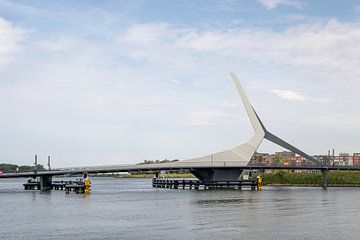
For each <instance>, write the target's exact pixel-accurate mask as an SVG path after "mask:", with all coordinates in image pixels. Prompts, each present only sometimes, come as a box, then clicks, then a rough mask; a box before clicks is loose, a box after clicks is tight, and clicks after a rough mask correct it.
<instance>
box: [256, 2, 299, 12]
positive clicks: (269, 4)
mask: <svg viewBox="0 0 360 240" xmlns="http://www.w3.org/2000/svg"><path fill="white" fill-rule="evenodd" d="M258 1H259V2H260V3H261V4H262V5H263V6H264V7H265V8H267V9H268V10H272V9H275V8H277V7H278V6H281V5H285V6H290V7H295V8H298V9H301V8H303V7H304V4H303V3H302V2H300V1H296V0H258Z"/></svg>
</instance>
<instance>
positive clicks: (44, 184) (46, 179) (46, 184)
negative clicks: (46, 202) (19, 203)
mask: <svg viewBox="0 0 360 240" xmlns="http://www.w3.org/2000/svg"><path fill="white" fill-rule="evenodd" d="M51 181H52V176H40V190H42V191H48V190H51Z"/></svg>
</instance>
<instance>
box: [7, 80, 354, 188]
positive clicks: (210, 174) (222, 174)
mask: <svg viewBox="0 0 360 240" xmlns="http://www.w3.org/2000/svg"><path fill="white" fill-rule="evenodd" d="M231 77H232V79H233V80H234V83H235V85H236V88H237V90H238V92H239V95H240V98H241V100H242V103H243V105H244V107H245V110H246V113H247V115H248V117H249V119H250V122H251V124H252V127H253V129H254V135H253V136H252V137H251V138H250V139H249V140H248V141H247V142H246V143H244V144H241V145H239V146H236V147H234V148H232V149H229V150H225V151H222V152H218V153H213V154H210V155H207V156H203V157H198V158H193V159H189V160H182V161H176V162H166V163H158V164H127V165H113V166H98V167H77V168H64V169H57V170H52V171H43V172H21V173H7V174H2V175H0V178H21V177H32V178H36V177H39V178H40V185H41V189H47V188H49V186H50V185H51V181H52V177H53V176H59V175H69V174H70V175H74V174H82V173H84V172H87V173H92V174H96V173H115V172H136V171H152V172H159V171H162V170H187V171H190V172H191V173H192V174H194V175H195V176H196V177H197V178H198V179H199V180H200V181H238V179H239V177H240V175H241V173H242V172H243V171H244V170H266V169H272V170H289V169H290V170H296V169H297V170H318V171H321V172H322V176H323V181H322V185H323V187H327V175H328V171H330V170H350V171H355V170H360V166H359V167H357V166H324V165H321V163H320V161H319V160H317V159H316V158H314V157H312V156H310V155H309V154H307V153H305V152H304V151H302V150H300V149H298V148H297V147H295V146H293V145H292V144H290V143H288V142H286V141H285V140H283V139H281V138H280V137H278V136H276V135H275V134H273V133H271V132H270V131H268V130H267V128H265V126H264V124H263V123H262V121H261V120H260V118H259V116H258V115H257V113H256V112H255V109H254V107H253V106H252V105H251V104H250V102H249V100H248V98H247V96H246V94H245V91H244V90H243V88H242V86H241V84H240V81H239V79H238V78H237V76H236V75H235V74H234V73H231ZM264 139H267V140H269V141H271V142H273V143H275V144H277V145H279V146H281V147H283V148H285V149H287V150H289V151H292V152H294V153H296V154H298V155H300V156H302V157H304V158H305V159H307V160H309V162H311V165H310V166H262V165H250V164H249V162H250V160H251V158H252V157H253V155H254V154H255V152H256V150H257V149H258V147H259V145H260V144H261V142H262V141H263V140H264Z"/></svg>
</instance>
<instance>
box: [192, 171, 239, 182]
mask: <svg viewBox="0 0 360 240" xmlns="http://www.w3.org/2000/svg"><path fill="white" fill-rule="evenodd" d="M242 171H243V170H242V169H195V170H193V171H191V173H192V174H194V176H195V177H197V178H198V179H199V180H200V181H238V180H239V177H240V175H241V173H242Z"/></svg>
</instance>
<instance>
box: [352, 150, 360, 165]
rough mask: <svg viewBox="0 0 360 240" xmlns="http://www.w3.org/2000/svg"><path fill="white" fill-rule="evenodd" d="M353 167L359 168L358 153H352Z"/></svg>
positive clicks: (359, 159)
mask: <svg viewBox="0 0 360 240" xmlns="http://www.w3.org/2000/svg"><path fill="white" fill-rule="evenodd" d="M353 165H354V166H359V165H360V153H354V155H353Z"/></svg>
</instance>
